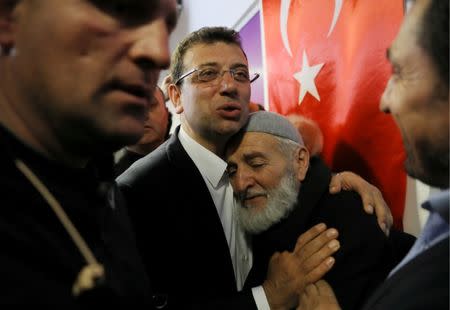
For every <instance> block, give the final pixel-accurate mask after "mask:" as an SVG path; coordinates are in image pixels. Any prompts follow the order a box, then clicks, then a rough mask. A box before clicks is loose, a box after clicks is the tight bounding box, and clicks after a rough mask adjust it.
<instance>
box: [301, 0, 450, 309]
mask: <svg viewBox="0 0 450 310" xmlns="http://www.w3.org/2000/svg"><path fill="white" fill-rule="evenodd" d="M409 4H410V3H409V1H407V6H408V7H409ZM411 4H412V5H411V9H410V10H409V12H408V13H407V16H406V18H405V21H404V22H403V24H402V26H401V29H400V32H399V34H398V35H397V37H396V39H395V40H394V42H393V44H392V46H391V47H390V48H389V50H388V59H389V61H390V62H391V64H392V67H393V73H392V76H391V78H390V80H389V82H388V85H387V87H386V90H385V92H384V94H383V97H382V100H381V106H380V107H381V110H383V111H384V112H386V113H391V114H392V116H393V117H394V120H395V121H396V123H397V124H398V126H399V128H400V131H401V134H402V137H403V143H404V145H405V149H406V153H407V158H406V162H405V168H406V171H407V173H408V174H409V175H410V176H412V177H414V178H416V179H418V180H421V181H422V182H425V183H426V184H429V185H431V186H435V187H439V188H442V189H443V190H442V191H441V192H440V193H438V194H437V195H435V196H433V197H431V198H430V199H429V200H428V201H426V202H425V203H424V204H423V205H422V207H423V208H425V209H427V210H429V211H430V215H429V217H428V220H427V222H426V224H425V226H424V228H423V230H422V233H421V234H420V235H419V237H418V239H417V241H416V243H415V244H414V246H413V247H412V249H411V251H410V252H409V253H408V254H407V255H406V257H405V258H404V260H403V261H402V262H400V264H399V265H398V266H396V267H395V268H394V269H393V270H392V271H391V273H390V274H389V276H388V278H387V279H386V280H385V282H384V283H383V284H382V285H381V286H380V287H379V289H378V290H376V291H375V293H374V294H373V295H372V296H371V298H370V299H369V301H368V302H367V304H366V305H365V306H364V309H367V310H368V309H445V310H447V309H449V189H448V188H449V59H448V55H449V32H448V31H449V26H448V25H449V2H448V0H416V1H413V2H412V3H411ZM338 308H339V305H338V304H337V302H336V300H335V298H334V296H333V292H332V290H331V289H330V287H329V286H328V285H327V283H326V282H325V281H320V282H318V283H317V284H315V285H311V286H309V287H308V288H307V290H306V292H305V294H304V295H303V296H301V297H300V306H299V309H302V310H303V309H338Z"/></svg>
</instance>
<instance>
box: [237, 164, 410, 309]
mask: <svg viewBox="0 0 450 310" xmlns="http://www.w3.org/2000/svg"><path fill="white" fill-rule="evenodd" d="M330 179H331V173H330V171H329V169H328V168H327V167H326V166H325V165H324V164H323V162H322V161H321V160H320V159H318V158H312V159H311V163H310V168H309V170H308V174H307V176H306V179H305V181H304V182H303V183H302V185H301V188H300V192H299V196H298V205H297V207H296V208H295V209H294V210H293V211H292V213H291V214H290V215H289V217H288V218H286V219H284V220H282V221H281V222H280V223H278V224H276V225H274V226H272V227H271V228H270V229H269V230H267V231H265V232H263V233H261V234H259V235H257V236H255V237H254V238H253V256H254V265H253V268H252V270H251V272H250V275H249V277H248V279H247V282H246V286H249V287H251V286H253V285H254V284H255V283H259V282H260V281H261V279H264V277H265V275H266V270H267V265H268V261H269V259H270V256H271V255H272V254H273V253H274V252H275V251H280V252H281V251H286V250H287V251H292V250H293V249H294V246H295V243H296V241H297V238H298V236H299V235H300V234H302V233H304V232H305V231H307V230H308V229H309V228H311V227H313V226H314V225H315V224H318V223H321V222H323V223H325V224H327V227H330V228H331V227H334V228H336V229H337V230H338V231H339V237H338V240H339V241H340V244H341V248H340V249H339V250H338V252H337V253H336V254H335V255H334V257H335V259H336V262H335V265H334V266H333V268H332V270H331V271H330V272H328V273H327V274H326V275H325V279H326V280H327V281H328V282H329V283H330V285H331V286H332V287H333V289H334V291H335V293H336V296H337V298H338V301H339V303H340V305H341V306H342V308H343V309H345V310H351V309H359V308H360V307H361V306H362V305H363V304H364V301H365V300H366V299H367V298H368V296H370V295H371V294H372V293H373V290H374V289H375V288H376V287H377V286H378V285H379V284H380V283H381V282H382V281H383V280H384V278H385V277H386V276H387V274H388V272H389V271H390V270H391V269H392V268H393V267H394V266H395V265H396V264H397V262H399V261H400V260H401V258H402V257H403V256H404V255H405V254H406V251H407V250H408V249H409V247H410V246H411V245H412V243H413V241H414V238H413V237H412V236H409V235H406V234H405V235H401V236H400V238H397V237H398V236H399V234H397V233H394V235H395V236H396V237H395V241H400V242H402V243H401V244H402V246H401V247H399V246H394V245H393V241H394V240H390V239H388V238H387V237H386V236H385V235H384V233H383V232H382V231H381V229H380V228H379V226H378V224H377V220H376V217H375V216H372V215H368V214H366V213H365V212H364V210H363V207H362V203H361V199H360V197H359V196H358V195H357V194H356V193H354V192H346V191H343V192H341V193H339V194H336V195H330V194H329V192H328V184H329V183H330Z"/></svg>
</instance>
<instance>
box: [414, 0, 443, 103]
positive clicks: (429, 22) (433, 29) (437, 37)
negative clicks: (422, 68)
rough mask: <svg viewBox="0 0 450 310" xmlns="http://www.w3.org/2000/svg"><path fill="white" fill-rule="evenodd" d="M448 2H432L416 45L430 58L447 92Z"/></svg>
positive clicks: (437, 0) (423, 20) (438, 0)
mask: <svg viewBox="0 0 450 310" xmlns="http://www.w3.org/2000/svg"><path fill="white" fill-rule="evenodd" d="M448 16H449V1H448V0H432V1H431V3H430V5H429V7H428V8H427V11H426V12H425V13H424V16H423V19H422V27H420V29H421V30H420V31H419V36H418V43H419V45H420V46H421V47H422V48H423V49H424V50H425V51H426V53H427V54H428V55H429V56H430V57H431V60H432V61H433V63H434V66H435V68H436V70H437V72H438V74H439V77H440V79H441V81H442V83H443V86H444V87H445V88H446V89H445V93H446V96H447V97H448V91H449V72H448V69H449V62H448V58H449V57H448V55H449V45H448V41H449V30H448V28H449V20H448Z"/></svg>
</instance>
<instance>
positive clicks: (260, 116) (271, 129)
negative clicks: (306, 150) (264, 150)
mask: <svg viewBox="0 0 450 310" xmlns="http://www.w3.org/2000/svg"><path fill="white" fill-rule="evenodd" d="M241 132H263V133H268V134H271V135H274V136H278V137H281V138H284V139H289V140H292V141H294V142H296V143H298V144H299V145H304V143H303V139H302V136H301V135H300V133H299V132H298V130H297V128H295V126H294V125H293V124H292V123H291V122H290V121H289V120H288V119H287V118H285V117H284V116H282V115H280V114H278V113H274V112H267V111H258V112H254V113H250V114H249V118H248V122H247V124H246V125H245V126H244V128H242V129H241Z"/></svg>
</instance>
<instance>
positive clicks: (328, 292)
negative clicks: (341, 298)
mask: <svg viewBox="0 0 450 310" xmlns="http://www.w3.org/2000/svg"><path fill="white" fill-rule="evenodd" d="M297 310H341V307H340V306H339V303H338V301H337V299H336V296H335V295H334V292H333V289H332V288H331V286H330V285H329V284H328V283H327V282H326V281H325V280H320V281H318V282H316V283H312V284H309V285H308V286H307V287H306V288H305V290H304V291H303V293H302V294H300V296H299V301H298V307H297Z"/></svg>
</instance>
